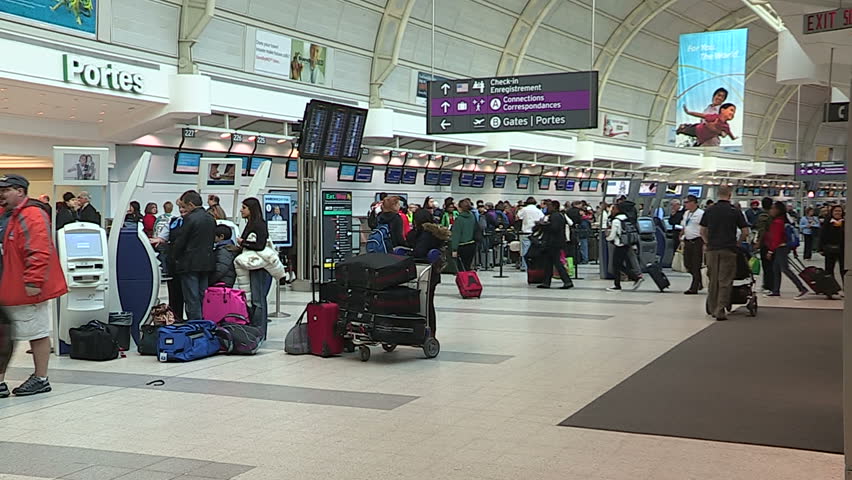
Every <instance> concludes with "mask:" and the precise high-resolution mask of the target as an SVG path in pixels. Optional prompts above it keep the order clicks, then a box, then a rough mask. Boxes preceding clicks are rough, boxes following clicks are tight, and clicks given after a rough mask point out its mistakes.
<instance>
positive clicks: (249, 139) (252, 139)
mask: <svg viewBox="0 0 852 480" xmlns="http://www.w3.org/2000/svg"><path fill="white" fill-rule="evenodd" d="M255 140H257V137H256V136H254V135H251V136H249V137H248V141H249V142H253V141H255Z"/></svg>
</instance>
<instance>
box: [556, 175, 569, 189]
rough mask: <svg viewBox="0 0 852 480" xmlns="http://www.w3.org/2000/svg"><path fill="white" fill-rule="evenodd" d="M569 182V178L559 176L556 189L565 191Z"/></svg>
mask: <svg viewBox="0 0 852 480" xmlns="http://www.w3.org/2000/svg"><path fill="white" fill-rule="evenodd" d="M567 184H568V180H567V179H565V178H557V179H556V187H555V188H556V190H560V191H564V190H565V187H566V186H567Z"/></svg>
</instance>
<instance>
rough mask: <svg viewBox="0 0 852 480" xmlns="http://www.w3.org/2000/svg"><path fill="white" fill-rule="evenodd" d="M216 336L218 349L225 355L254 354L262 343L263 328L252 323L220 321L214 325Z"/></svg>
mask: <svg viewBox="0 0 852 480" xmlns="http://www.w3.org/2000/svg"><path fill="white" fill-rule="evenodd" d="M216 336H217V337H218V338H219V343H220V344H221V347H220V350H219V351H220V352H222V353H224V354H226V355H254V354H256V353H257V351H258V350H260V344H261V343H263V330H261V329H260V328H258V327H254V326H252V325H245V324H238V323H229V322H222V323H221V324H220V325H219V326H218V327H216Z"/></svg>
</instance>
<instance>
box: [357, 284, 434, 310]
mask: <svg viewBox="0 0 852 480" xmlns="http://www.w3.org/2000/svg"><path fill="white" fill-rule="evenodd" d="M343 308H346V309H348V310H356V311H366V312H370V313H379V314H386V313H419V312H420V290H417V289H414V288H409V287H391V288H388V289H386V290H366V289H363V288H353V289H352V290H351V291H350V292H349V298H348V299H347V300H346V302H345V306H344V307H343Z"/></svg>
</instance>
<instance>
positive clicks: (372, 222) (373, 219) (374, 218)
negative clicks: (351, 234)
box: [367, 208, 379, 230]
mask: <svg viewBox="0 0 852 480" xmlns="http://www.w3.org/2000/svg"><path fill="white" fill-rule="evenodd" d="M367 226H368V227H370V229H371V230H375V229H376V227H378V226H379V216H378V215H377V214H376V210H375V209H374V208H371V209H370V213H368V214H367Z"/></svg>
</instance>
